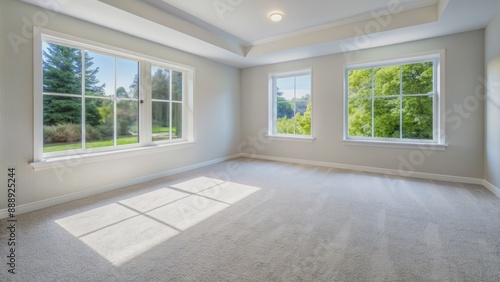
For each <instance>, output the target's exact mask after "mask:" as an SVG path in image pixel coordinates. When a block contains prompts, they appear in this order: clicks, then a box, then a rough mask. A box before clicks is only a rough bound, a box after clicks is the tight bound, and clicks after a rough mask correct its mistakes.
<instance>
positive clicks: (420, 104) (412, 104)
mask: <svg viewBox="0 0 500 282" xmlns="http://www.w3.org/2000/svg"><path fill="white" fill-rule="evenodd" d="M403 138H409V139H427V140H432V139H433V98H432V97H405V98H403Z"/></svg>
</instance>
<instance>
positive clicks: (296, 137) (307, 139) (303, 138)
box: [266, 135, 316, 143]
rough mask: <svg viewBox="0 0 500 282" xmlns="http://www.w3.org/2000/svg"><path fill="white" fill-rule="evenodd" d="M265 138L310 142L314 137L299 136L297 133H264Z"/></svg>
mask: <svg viewBox="0 0 500 282" xmlns="http://www.w3.org/2000/svg"><path fill="white" fill-rule="evenodd" d="M266 138H267V139H269V140H275V141H293V142H305V143H312V142H314V140H315V139H316V138H314V137H312V136H299V135H266Z"/></svg>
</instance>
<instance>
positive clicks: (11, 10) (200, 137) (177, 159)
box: [0, 0, 241, 209]
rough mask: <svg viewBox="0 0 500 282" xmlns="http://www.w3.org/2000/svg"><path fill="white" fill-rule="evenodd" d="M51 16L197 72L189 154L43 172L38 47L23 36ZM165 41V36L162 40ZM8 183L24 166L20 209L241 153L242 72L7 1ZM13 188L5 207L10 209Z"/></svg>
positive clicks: (0, 20)
mask: <svg viewBox="0 0 500 282" xmlns="http://www.w3.org/2000/svg"><path fill="white" fill-rule="evenodd" d="M47 16H48V18H49V21H48V23H46V24H45V23H44V24H43V27H44V28H47V29H52V30H55V31H59V32H63V33H67V34H71V35H75V36H78V37H82V38H86V39H90V40H93V41H98V42H102V43H105V44H109V45H114V46H119V47H122V48H125V49H129V50H132V51H135V52H139V53H142V54H146V55H150V56H155V57H158V58H162V59H166V60H170V61H173V62H178V63H181V64H185V65H190V66H192V67H195V68H196V70H195V82H194V88H195V91H194V126H195V138H196V144H195V145H194V147H191V148H186V149H182V150H174V151H165V152H161V153H158V152H155V153H148V154H144V155H142V156H138V157H127V158H122V159H119V160H108V161H102V162H95V163H89V164H81V165H78V166H76V167H74V168H71V169H72V170H71V171H70V172H68V173H66V174H64V175H63V177H62V178H61V179H59V178H58V176H57V174H56V172H55V171H54V170H44V171H37V172H35V171H34V170H33V168H32V167H31V165H29V163H30V162H31V161H32V160H33V107H40V106H41V105H33V42H32V40H31V38H28V37H26V36H23V28H24V29H25V30H24V31H29V32H31V29H32V26H31V25H30V24H28V25H26V26H24V25H25V22H26V21H32V19H33V18H34V17H35V18H37V17H38V18H37V19H38V20H43V18H44V17H47ZM9 34H11V35H12V34H17V35H19V36H21V37H22V38H24V39H23V40H26V42H25V43H22V44H20V45H19V46H18V47H19V48H18V49H19V50H18V52H16V51H15V48H13V47H12V46H11V44H10V43H9V41H8V40H7V38H8V35H9ZM159 36H161V35H159ZM0 38H1V40H0V42H1V43H0V44H1V45H0V48H1V59H0V171H2V173H0V183H1V184H0V186H1V187H6V182H7V176H6V172H7V168H8V167H15V168H16V169H17V181H18V190H17V204H18V205H22V204H28V203H33V202H37V201H41V200H45V199H50V198H54V197H58V196H62V195H67V194H71V193H75V192H82V191H88V190H89V189H92V188H96V187H100V186H103V185H108V184H112V183H119V182H122V181H126V180H129V179H135V178H139V177H144V176H148V175H153V174H156V173H161V172H164V171H168V170H172V169H175V168H180V167H185V166H189V165H193V164H197V163H201V162H205V161H210V160H214V159H217V158H222V157H226V156H229V155H231V154H234V153H236V147H237V144H238V143H239V142H240V136H241V133H240V130H239V128H240V123H241V121H240V113H239V107H240V84H239V83H240V71H239V70H238V69H235V68H232V67H228V66H226V65H222V64H219V63H215V62H213V61H210V60H206V59H203V58H200V57H197V56H194V55H191V54H188V53H185V52H182V51H179V50H174V49H171V48H167V47H164V46H161V45H158V44H155V43H151V42H147V41H144V40H141V39H138V38H135V37H132V36H128V35H125V34H122V33H118V32H116V31H112V30H109V29H105V28H102V27H99V26H96V25H93V24H90V23H88V22H84V21H81V20H77V19H74V18H70V17H67V16H64V15H56V16H52V15H49V14H47V12H46V11H44V10H42V9H40V8H38V7H35V6H31V5H28V4H25V3H23V2H21V1H18V0H2V1H0ZM6 196H7V191H6V188H5V189H2V190H1V191H0V209H4V208H6V207H7V200H6Z"/></svg>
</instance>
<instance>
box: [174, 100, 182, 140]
mask: <svg viewBox="0 0 500 282" xmlns="http://www.w3.org/2000/svg"><path fill="white" fill-rule="evenodd" d="M172 138H173V139H176V138H182V103H172Z"/></svg>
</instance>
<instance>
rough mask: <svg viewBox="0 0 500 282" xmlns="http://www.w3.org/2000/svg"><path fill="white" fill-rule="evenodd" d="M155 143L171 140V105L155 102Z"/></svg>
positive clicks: (153, 125) (153, 105) (153, 106)
mask: <svg viewBox="0 0 500 282" xmlns="http://www.w3.org/2000/svg"><path fill="white" fill-rule="evenodd" d="M152 108H153V124H152V129H153V130H152V133H153V141H161V140H170V103H169V102H153V103H152Z"/></svg>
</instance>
